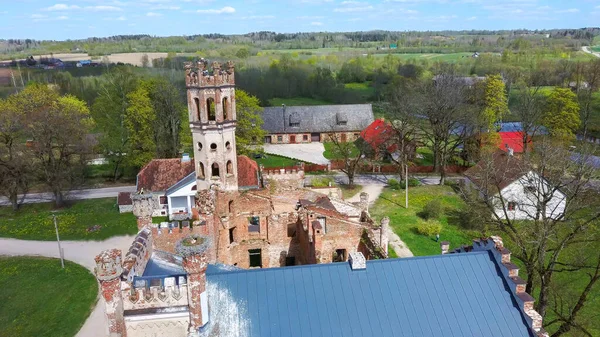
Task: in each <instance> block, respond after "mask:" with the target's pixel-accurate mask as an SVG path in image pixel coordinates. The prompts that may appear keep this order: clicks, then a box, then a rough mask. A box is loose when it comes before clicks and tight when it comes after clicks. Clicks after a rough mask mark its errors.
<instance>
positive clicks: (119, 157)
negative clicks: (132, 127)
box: [92, 67, 137, 181]
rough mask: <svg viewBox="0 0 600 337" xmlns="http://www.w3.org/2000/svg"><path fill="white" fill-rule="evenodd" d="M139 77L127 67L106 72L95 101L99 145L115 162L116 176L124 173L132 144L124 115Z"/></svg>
mask: <svg viewBox="0 0 600 337" xmlns="http://www.w3.org/2000/svg"><path fill="white" fill-rule="evenodd" d="M136 86H137V78H136V76H135V75H134V74H133V73H132V72H131V70H130V69H129V68H126V67H116V68H112V69H111V71H110V72H109V73H107V74H106V77H105V81H104V82H103V83H102V85H101V86H100V89H99V95H98V97H97V98H96V100H95V101H94V104H93V105H92V116H93V117H94V121H95V122H96V125H97V126H98V129H99V130H101V132H102V133H101V135H100V139H99V146H100V148H101V149H102V152H103V155H104V158H106V159H107V160H108V162H109V163H110V164H111V165H112V166H113V180H115V181H116V180H117V179H118V178H119V177H120V176H121V174H122V165H123V163H124V161H125V157H126V155H127V153H128V152H129V151H128V146H129V131H128V129H127V128H126V127H125V123H124V118H125V114H126V110H127V106H128V100H127V95H128V94H129V93H131V92H132V91H133V90H135V88H136Z"/></svg>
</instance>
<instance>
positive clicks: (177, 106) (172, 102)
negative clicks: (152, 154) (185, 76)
mask: <svg viewBox="0 0 600 337" xmlns="http://www.w3.org/2000/svg"><path fill="white" fill-rule="evenodd" d="M140 86H142V87H143V88H144V89H145V90H146V91H147V93H148V97H149V98H150V100H151V102H152V108H153V110H154V112H155V114H156V118H155V119H154V125H153V130H154V132H153V135H154V143H155V144H156V157H158V158H175V157H178V156H179V154H180V151H181V131H182V126H183V125H184V124H186V123H185V122H186V121H187V119H188V117H187V107H186V106H184V104H183V102H182V99H181V96H180V94H179V91H178V90H177V88H175V86H174V85H173V84H171V83H170V82H169V81H167V80H165V79H163V78H151V79H148V80H143V81H141V82H140ZM188 131H189V130H188Z"/></svg>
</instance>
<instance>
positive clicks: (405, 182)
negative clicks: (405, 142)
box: [404, 154, 408, 209]
mask: <svg viewBox="0 0 600 337" xmlns="http://www.w3.org/2000/svg"><path fill="white" fill-rule="evenodd" d="M404 167H405V170H406V171H405V175H404V185H405V186H404V191H405V193H406V196H405V200H404V207H406V209H408V156H407V155H406V154H404Z"/></svg>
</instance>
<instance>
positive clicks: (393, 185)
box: [388, 179, 402, 190]
mask: <svg viewBox="0 0 600 337" xmlns="http://www.w3.org/2000/svg"><path fill="white" fill-rule="evenodd" d="M388 186H390V188H391V189H393V190H399V189H402V186H401V185H400V182H399V181H398V180H396V179H390V180H388Z"/></svg>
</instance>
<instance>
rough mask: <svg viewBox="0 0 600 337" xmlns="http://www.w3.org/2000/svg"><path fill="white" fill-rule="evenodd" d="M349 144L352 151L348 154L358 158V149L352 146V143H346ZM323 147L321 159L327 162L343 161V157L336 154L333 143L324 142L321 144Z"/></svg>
mask: <svg viewBox="0 0 600 337" xmlns="http://www.w3.org/2000/svg"><path fill="white" fill-rule="evenodd" d="M347 144H349V146H352V149H351V150H350V154H351V156H353V157H356V156H358V152H359V151H358V148H357V147H356V146H355V145H354V143H347ZM323 146H325V152H323V157H325V158H327V159H329V160H334V159H344V157H343V156H340V155H339V154H337V153H336V150H337V149H336V147H335V145H334V143H332V142H325V143H323Z"/></svg>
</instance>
